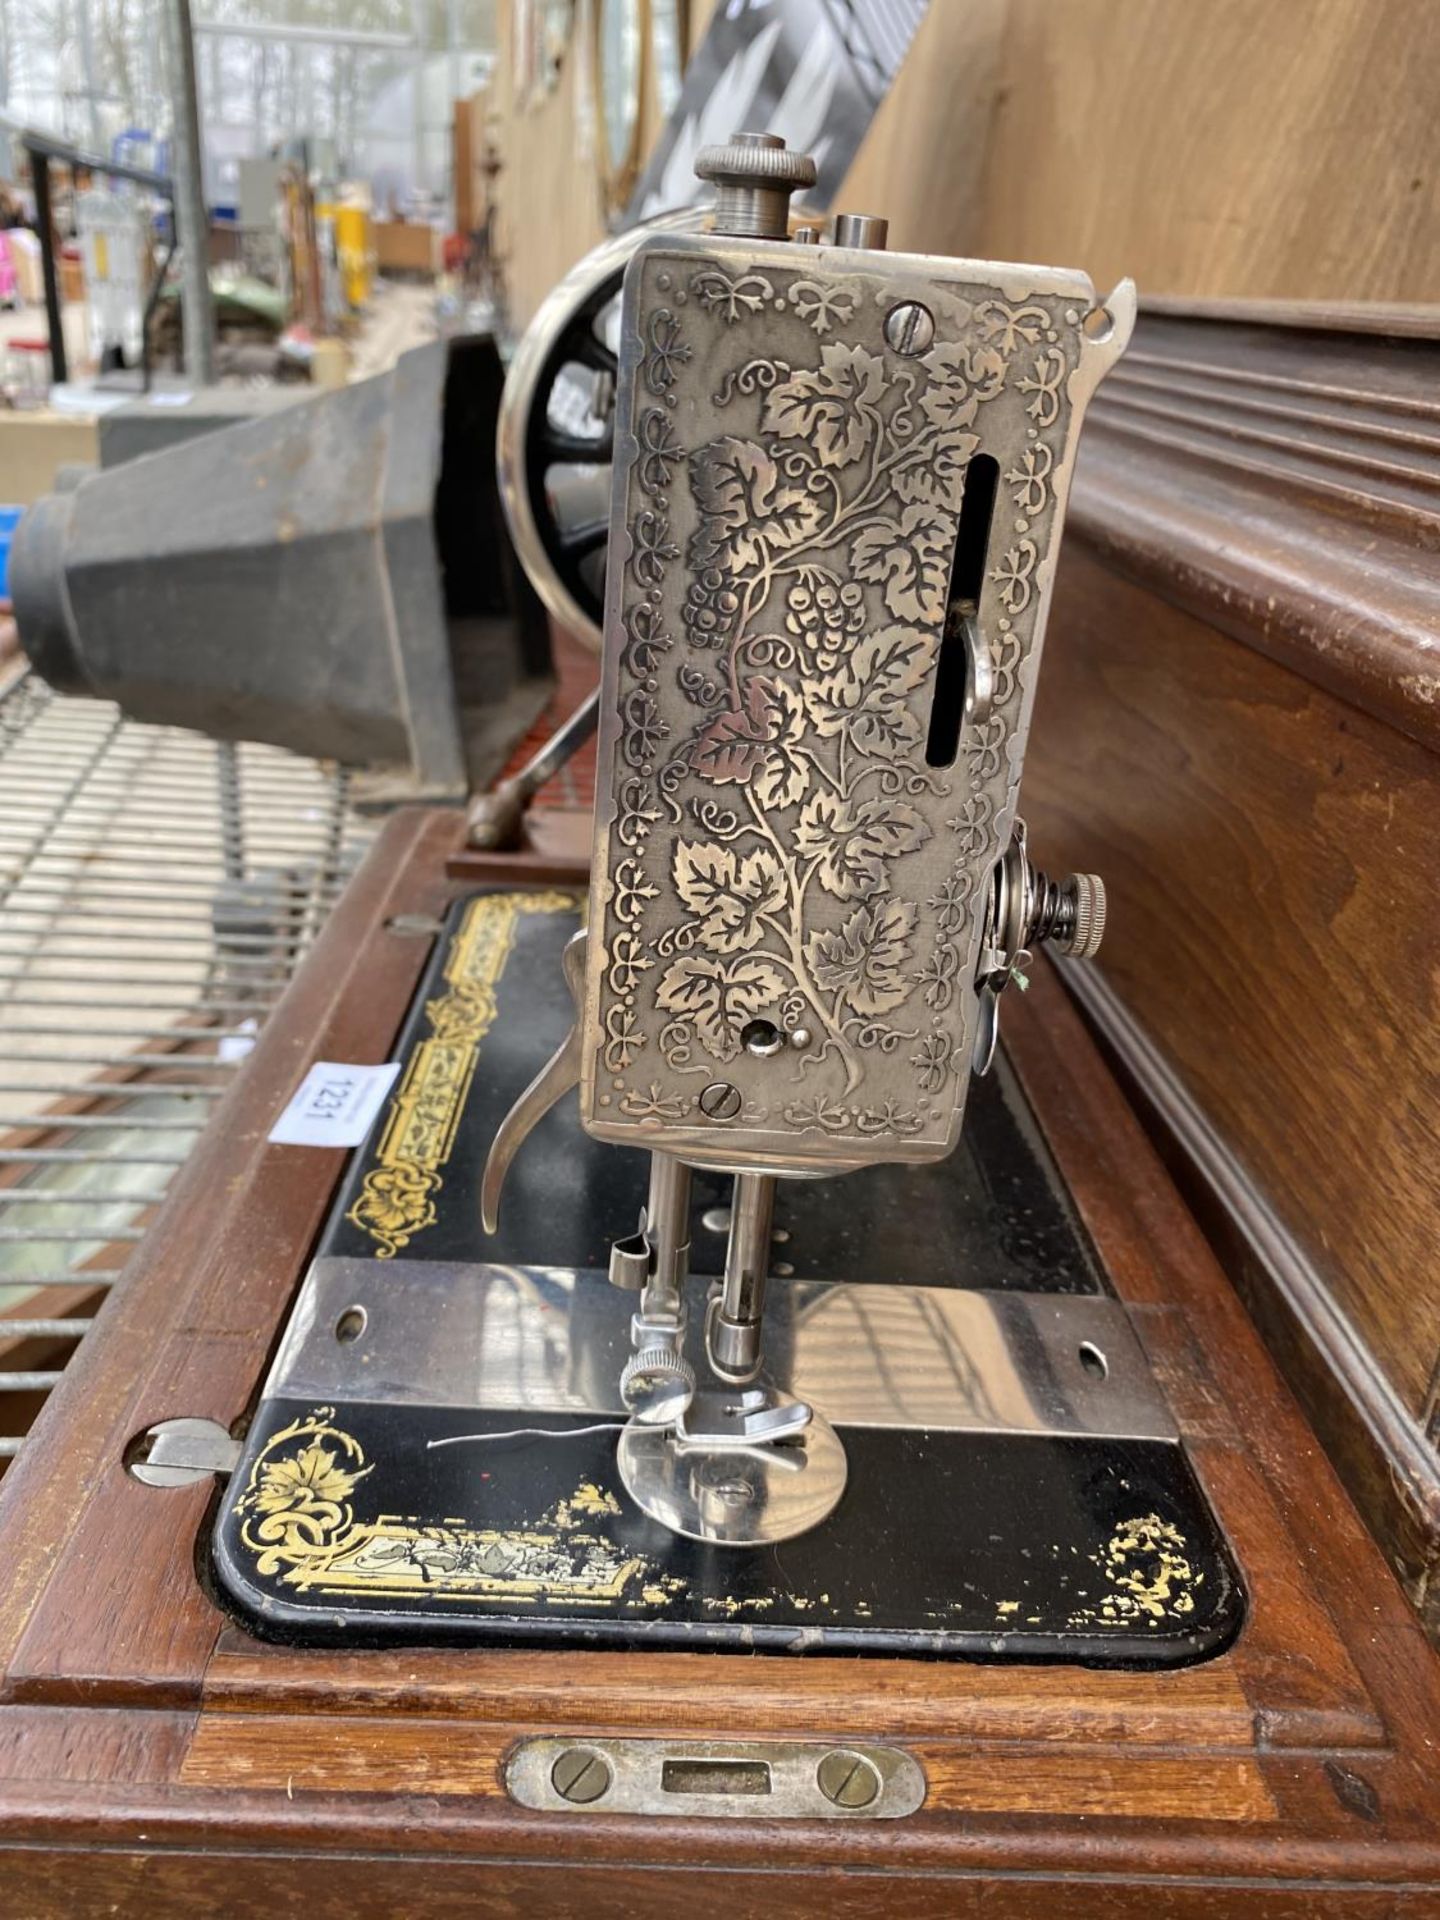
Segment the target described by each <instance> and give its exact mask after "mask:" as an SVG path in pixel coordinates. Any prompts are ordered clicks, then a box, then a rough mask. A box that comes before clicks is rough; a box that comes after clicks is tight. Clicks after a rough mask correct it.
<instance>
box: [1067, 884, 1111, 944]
mask: <svg viewBox="0 0 1440 1920" xmlns="http://www.w3.org/2000/svg"><path fill="white" fill-rule="evenodd" d="M1066 891H1067V892H1068V893H1069V894H1070V896H1071V899H1072V900H1073V901H1074V916H1073V918H1072V921H1071V925H1070V931H1069V933H1068V935H1067V936H1066V938H1065V939H1064V940H1063V941H1061V942H1059V943H1058V944H1059V946H1060V950H1061V952H1062V953H1068V954H1070V955H1072V956H1073V958H1075V959H1076V960H1088V959H1089V958H1090V956H1091V955H1092V954H1094V953H1098V952H1099V950H1100V942H1101V941H1102V940H1103V939H1104V938H1105V882H1104V881H1103V880H1102V879H1101V878H1100V876H1099V874H1098V873H1072V874H1071V876H1070V879H1069V881H1068V883H1067V886H1066Z"/></svg>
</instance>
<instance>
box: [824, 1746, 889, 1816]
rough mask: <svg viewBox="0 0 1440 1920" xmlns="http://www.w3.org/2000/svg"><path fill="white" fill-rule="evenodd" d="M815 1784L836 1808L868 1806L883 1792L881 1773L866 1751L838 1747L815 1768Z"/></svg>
mask: <svg viewBox="0 0 1440 1920" xmlns="http://www.w3.org/2000/svg"><path fill="white" fill-rule="evenodd" d="M815 1784H816V1786H818V1787H819V1789H820V1791H821V1793H823V1794H824V1796H825V1798H826V1799H827V1800H828V1801H829V1802H830V1803H831V1805H832V1806H836V1807H868V1806H869V1805H870V1803H871V1801H872V1800H873V1799H874V1798H875V1797H876V1795H877V1794H878V1793H879V1791H880V1776H879V1774H878V1773H877V1772H876V1771H875V1768H874V1766H873V1765H872V1764H871V1762H870V1761H868V1760H867V1759H866V1758H865V1756H864V1754H863V1753H852V1752H850V1750H849V1749H848V1748H846V1747H836V1749H835V1751H834V1752H833V1753H827V1754H826V1756H825V1758H824V1759H823V1760H822V1761H821V1762H820V1765H819V1766H818V1767H817V1768H816V1769H815Z"/></svg>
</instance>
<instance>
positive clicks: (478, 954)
mask: <svg viewBox="0 0 1440 1920" xmlns="http://www.w3.org/2000/svg"><path fill="white" fill-rule="evenodd" d="M577 904H578V903H577V901H576V899H575V896H574V895H573V894H568V893H491V894H483V895H481V896H480V898H479V899H476V900H472V901H471V903H470V906H469V908H468V910H467V911H466V914H465V917H464V919H463V920H462V921H461V923H460V930H459V932H458V933H457V934H456V935H455V938H454V940H453V941H452V943H451V947H450V953H449V957H448V958H447V960H446V962H445V981H446V991H445V992H444V993H443V994H441V995H440V996H439V997H438V998H436V999H434V1000H431V1001H429V1002H428V1003H427V1005H426V1008H425V1017H426V1019H427V1020H428V1021H429V1023H430V1037H429V1038H428V1039H426V1040H422V1041H421V1043H420V1044H419V1046H418V1047H416V1048H415V1050H414V1052H413V1053H412V1054H411V1055H410V1058H409V1060H408V1062H407V1063H406V1067H405V1074H404V1078H403V1079H402V1080H401V1082H400V1085H399V1087H398V1088H397V1090H396V1091H395V1093H394V1094H393V1095H392V1096H391V1100H390V1109H389V1119H388V1121H387V1123H386V1127H385V1132H384V1135H383V1136H382V1138H381V1141H380V1147H379V1151H378V1152H377V1154H376V1156H375V1165H374V1166H373V1167H372V1168H371V1170H370V1172H369V1173H367V1174H366V1176H365V1184H364V1186H363V1187H362V1188H361V1191H360V1195H359V1198H358V1199H357V1200H356V1202H355V1204H354V1206H352V1207H351V1209H350V1211H349V1212H348V1213H347V1214H346V1216H345V1217H346V1219H347V1220H349V1221H350V1222H351V1224H352V1225H353V1226H357V1227H359V1228H360V1230H361V1232H362V1233H367V1234H369V1236H370V1238H371V1239H372V1240H374V1241H375V1242H376V1243H377V1245H378V1247H379V1252H378V1254H377V1256H376V1257H377V1258H378V1259H380V1260H393V1259H394V1257H395V1255H396V1254H397V1253H399V1252H400V1251H401V1250H402V1249H403V1248H404V1247H407V1246H408V1245H409V1244H410V1242H411V1240H412V1239H414V1237H415V1235H416V1234H417V1233H423V1232H424V1230H425V1228H427V1227H431V1226H433V1225H434V1224H435V1219H436V1207H435V1196H436V1194H437V1193H438V1192H439V1191H440V1188H441V1186H442V1184H443V1181H442V1176H441V1169H442V1168H443V1167H444V1165H445V1163H446V1161H447V1160H448V1159H449V1158H450V1152H451V1149H452V1147H453V1146H454V1144H455V1134H456V1130H457V1128H458V1127H459V1124H460V1116H461V1114H462V1113H463V1112H464V1110H465V1100H466V1097H467V1095H468V1094H469V1092H470V1082H471V1079H472V1078H473V1076H474V1073H475V1063H476V1061H477V1060H478V1059H479V1057H480V1043H481V1041H482V1040H483V1039H484V1038H485V1035H486V1034H487V1033H488V1032H489V1031H490V1028H491V1026H492V1025H493V1023H494V1020H495V1005H496V1002H495V990H496V988H497V987H498V985H499V983H500V978H501V976H502V975H503V973H504V971H505V963H506V961H507V960H508V959H509V957H510V950H511V948H512V947H513V946H514V944H515V929H516V926H517V925H518V923H519V921H520V919H521V917H522V916H523V915H525V914H527V913H565V912H573V911H574V910H575V908H576V906H577Z"/></svg>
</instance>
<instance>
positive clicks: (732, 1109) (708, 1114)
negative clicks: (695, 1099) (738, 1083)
mask: <svg viewBox="0 0 1440 1920" xmlns="http://www.w3.org/2000/svg"><path fill="white" fill-rule="evenodd" d="M740 1105H741V1100H740V1089H739V1088H738V1087H732V1086H731V1084H730V1082H729V1081H728V1080H712V1081H711V1083H710V1085H709V1086H708V1087H706V1089H705V1091H704V1092H703V1093H702V1094H701V1096H700V1111H701V1112H702V1113H703V1114H704V1115H705V1118H706V1119H707V1120H733V1119H734V1118H735V1116H736V1114H737V1113H739V1111H740Z"/></svg>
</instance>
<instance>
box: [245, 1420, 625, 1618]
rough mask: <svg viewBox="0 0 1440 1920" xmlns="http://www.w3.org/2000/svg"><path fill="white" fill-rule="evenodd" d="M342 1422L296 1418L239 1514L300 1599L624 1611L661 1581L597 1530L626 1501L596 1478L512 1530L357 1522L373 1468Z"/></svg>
mask: <svg viewBox="0 0 1440 1920" xmlns="http://www.w3.org/2000/svg"><path fill="white" fill-rule="evenodd" d="M334 1417H335V1409H334V1408H333V1407H316V1408H315V1409H314V1410H313V1411H312V1412H310V1413H309V1414H307V1415H305V1416H304V1418H303V1419H299V1420H295V1421H292V1422H291V1424H290V1425H289V1426H288V1427H283V1428H282V1429H281V1430H280V1432H278V1433H276V1434H274V1435H272V1437H271V1438H270V1439H269V1440H268V1441H267V1442H266V1443H265V1446H264V1447H263V1448H262V1449H261V1451H260V1454H259V1456H258V1457H257V1459H256V1461H255V1464H254V1466H253V1467H252V1469H251V1471H250V1478H249V1481H248V1482H247V1484H246V1488H245V1491H244V1493H243V1494H242V1495H241V1496H240V1498H239V1500H238V1501H237V1502H236V1503H235V1513H236V1516H237V1517H238V1519H239V1520H240V1523H241V1525H240V1538H241V1540H242V1541H243V1542H244V1544H245V1546H246V1547H248V1548H249V1550H250V1551H251V1552H252V1553H253V1554H254V1555H255V1570H256V1572H257V1573H259V1574H262V1575H266V1576H269V1577H272V1578H273V1577H277V1576H278V1578H279V1579H280V1581H281V1583H282V1584H283V1585H285V1586H288V1587H294V1588H295V1589H297V1590H298V1591H300V1592H302V1593H303V1592H311V1591H314V1592H319V1593H326V1594H375V1595H380V1594H385V1595H389V1596H391V1597H401V1596H411V1597H425V1598H429V1599H434V1600H455V1599H462V1600H463V1599H471V1600H495V1601H511V1602H514V1601H516V1600H565V1599H581V1600H584V1601H586V1602H587V1603H588V1604H592V1605H614V1604H615V1603H616V1602H618V1601H620V1600H621V1599H623V1598H624V1597H625V1595H626V1594H627V1592H628V1591H629V1589H630V1588H631V1586H632V1585H633V1584H634V1583H635V1582H636V1581H637V1580H639V1581H649V1580H652V1579H653V1578H654V1577H655V1569H654V1567H653V1566H652V1565H651V1563H650V1562H649V1561H648V1560H646V1559H645V1558H644V1557H643V1556H641V1555H638V1554H630V1553H627V1552H626V1551H625V1550H624V1549H623V1548H621V1547H619V1546H617V1545H616V1544H615V1543H614V1542H613V1541H611V1540H609V1539H607V1538H606V1537H605V1536H604V1535H603V1534H602V1533H598V1532H596V1531H595V1528H596V1527H597V1526H601V1525H603V1524H604V1523H605V1521H607V1520H609V1519H612V1518H614V1517H615V1516H616V1515H617V1514H618V1513H619V1506H618V1503H617V1502H616V1500H615V1497H614V1495H613V1494H602V1493H601V1492H600V1490H599V1488H597V1487H595V1486H594V1485H592V1484H591V1483H589V1482H582V1483H581V1484H580V1485H579V1486H578V1487H577V1488H576V1489H575V1492H574V1493H573V1494H571V1495H570V1497H569V1498H568V1499H567V1500H562V1501H560V1502H559V1503H558V1504H557V1505H556V1506H555V1507H554V1508H553V1509H552V1510H551V1512H550V1513H548V1514H545V1515H541V1516H540V1517H539V1520H538V1522H537V1524H536V1525H535V1526H534V1527H533V1528H527V1529H522V1530H516V1531H514V1532H502V1531H500V1530H499V1529H496V1528H474V1527H465V1526H461V1525H459V1524H457V1523H455V1522H452V1521H445V1522H440V1523H426V1522H421V1521H414V1520H405V1519H400V1518H397V1517H395V1516H392V1515H386V1514H381V1515H380V1516H379V1517H378V1518H377V1519H375V1520H363V1521H357V1520H356V1518H355V1512H354V1508H353V1507H352V1505H351V1502H350V1496H351V1494H352V1493H353V1492H354V1491H355V1488H356V1487H357V1486H358V1485H359V1483H360V1482H361V1481H362V1480H364V1479H365V1478H366V1477H367V1476H368V1475H369V1474H370V1473H372V1472H373V1471H374V1468H373V1466H369V1465H366V1463H365V1454H364V1450H363V1448H362V1447H361V1445H360V1443H359V1441H358V1440H356V1439H355V1438H354V1437H353V1436H352V1435H350V1434H348V1433H345V1432H344V1431H342V1429H340V1428H339V1427H337V1426H335V1425H334V1424H333V1421H334Z"/></svg>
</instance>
